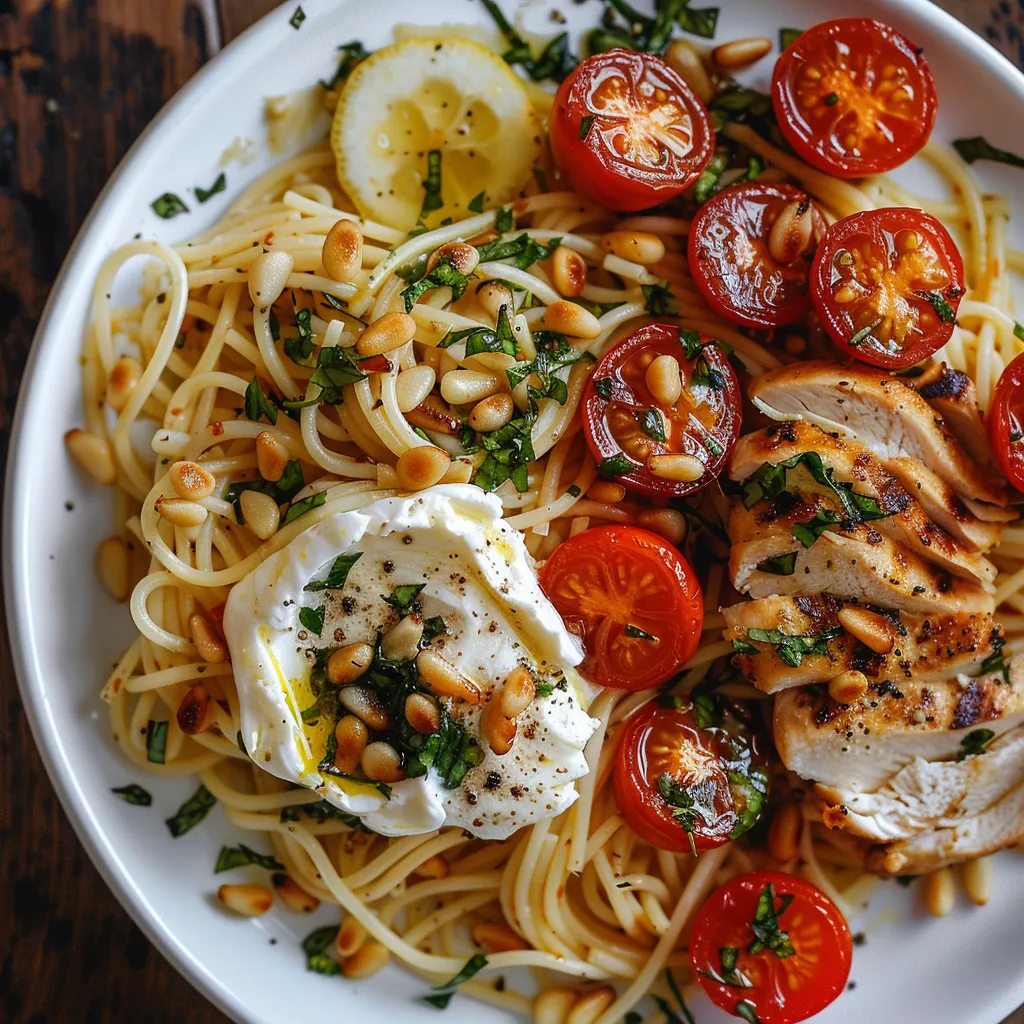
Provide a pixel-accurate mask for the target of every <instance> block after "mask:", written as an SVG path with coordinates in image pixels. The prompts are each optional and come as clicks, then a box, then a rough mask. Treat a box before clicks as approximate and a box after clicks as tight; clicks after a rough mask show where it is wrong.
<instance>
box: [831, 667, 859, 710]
mask: <svg viewBox="0 0 1024 1024" xmlns="http://www.w3.org/2000/svg"><path fill="white" fill-rule="evenodd" d="M867 692H868V677H867V676H866V675H864V673H863V672H858V671H857V669H855V668H851V669H849V670H847V671H846V672H840V673H839V675H837V676H833V677H832V678H831V679H830V680H829V681H828V695H829V696H830V697H831V698H832V699H833V700H834V701H835V702H836V703H837V704H856V703H857V701H859V700H860V699H861V698H862V697H863V696H864V694H865V693H867Z"/></svg>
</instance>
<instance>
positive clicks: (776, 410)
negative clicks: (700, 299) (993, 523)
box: [750, 360, 1007, 505]
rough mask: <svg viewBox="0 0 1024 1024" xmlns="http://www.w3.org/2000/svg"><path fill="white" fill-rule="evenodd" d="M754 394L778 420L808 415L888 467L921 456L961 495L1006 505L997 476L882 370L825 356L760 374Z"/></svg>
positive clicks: (921, 402) (914, 395) (917, 397)
mask: <svg viewBox="0 0 1024 1024" xmlns="http://www.w3.org/2000/svg"><path fill="white" fill-rule="evenodd" d="M750 398H751V400H752V401H753V403H754V405H756V406H757V408H758V409H760V410H761V411H762V412H763V413H765V414H766V415H767V416H770V417H771V418H772V419H774V420H806V421H807V422H809V423H813V424H814V425H815V426H818V427H821V429H822V430H824V431H826V432H827V433H833V432H834V433H838V434H841V435H844V436H846V437H853V438H854V439H856V440H857V441H859V442H860V443H861V444H862V445H864V446H865V447H866V448H869V449H870V450H871V451H872V452H874V454H875V455H877V456H878V458H879V459H881V460H882V462H883V464H887V463H888V462H889V460H890V459H897V458H902V457H904V456H909V457H910V458H914V459H918V460H919V461H921V462H923V463H924V464H925V465H926V466H927V467H928V468H929V469H931V470H932V471H933V472H934V473H936V474H937V475H938V476H939V477H941V478H942V479H943V480H945V481H946V483H948V484H949V485H950V486H951V487H952V488H953V489H954V490H955V491H957V492H958V493H959V494H961V495H963V496H966V497H968V498H974V499H976V500H978V501H986V502H990V503H992V504H995V505H1005V504H1006V502H1007V497H1006V490H1005V487H1004V485H1003V484H1002V482H1001V481H1000V480H999V478H998V477H997V476H996V474H995V473H993V472H991V471H989V470H986V469H985V467H984V466H979V465H978V464H976V463H975V462H974V460H972V459H971V457H970V456H969V455H968V453H967V452H966V451H965V450H964V448H963V446H962V445H961V444H960V442H959V441H958V440H957V439H956V437H955V436H954V434H953V432H952V431H951V430H950V429H949V428H948V427H947V426H946V425H945V424H944V423H943V421H942V420H941V419H940V418H939V417H938V416H936V414H935V411H934V410H933V409H931V408H930V407H929V405H928V403H927V402H926V401H925V400H924V399H923V398H922V397H921V396H920V395H918V394H917V393H916V392H915V391H914V390H913V389H912V388H909V387H907V385H906V384H904V383H903V382H902V381H900V380H898V379H897V378H895V377H890V376H888V375H887V374H885V373H884V372H883V371H881V370H872V369H871V368H869V367H866V366H864V367H855V366H842V365H840V364H839V363H834V362H830V361H825V360H817V361H812V362H802V363H793V364H792V365H790V366H782V367H779V368H778V369H776V370H770V371H769V372H768V373H765V374H763V375H762V376H761V377H759V378H757V380H755V381H754V383H753V384H752V385H751V388H750Z"/></svg>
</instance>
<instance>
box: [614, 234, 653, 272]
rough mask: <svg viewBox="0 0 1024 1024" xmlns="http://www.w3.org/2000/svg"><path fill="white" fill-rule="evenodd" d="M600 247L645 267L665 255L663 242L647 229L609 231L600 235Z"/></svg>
mask: <svg viewBox="0 0 1024 1024" xmlns="http://www.w3.org/2000/svg"><path fill="white" fill-rule="evenodd" d="M601 248H602V249H604V251H605V252H610V253H613V254H614V255H616V256H618V257H619V258H620V259H623V260H629V261H630V262H632V263H640V264H642V265H643V266H645V267H649V266H650V265H651V264H653V263H657V262H658V261H659V260H662V259H664V257H665V243H664V242H663V241H662V240H661V239H660V238H659V237H658V236H657V235H652V234H651V233H650V232H649V231H609V232H608V233H607V234H606V235H602V236H601Z"/></svg>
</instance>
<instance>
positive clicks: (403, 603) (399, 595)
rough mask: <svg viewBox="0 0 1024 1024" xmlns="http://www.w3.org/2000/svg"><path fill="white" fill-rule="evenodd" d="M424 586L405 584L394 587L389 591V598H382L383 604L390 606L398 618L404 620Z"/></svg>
mask: <svg viewBox="0 0 1024 1024" xmlns="http://www.w3.org/2000/svg"><path fill="white" fill-rule="evenodd" d="M425 586H426V583H406V584H403V585H402V586H399V587H395V589H394V590H392V591H391V596H390V597H385V598H384V603H385V604H389V605H391V607H392V608H394V610H395V611H396V612H397V613H398V617H399V618H400V619H404V618H405V617H406V615H408V614H409V613H410V612H411V611H412V608H413V604H415V602H416V598H417V597H419V596H420V592H421V591H422V590H423V588H424V587H425Z"/></svg>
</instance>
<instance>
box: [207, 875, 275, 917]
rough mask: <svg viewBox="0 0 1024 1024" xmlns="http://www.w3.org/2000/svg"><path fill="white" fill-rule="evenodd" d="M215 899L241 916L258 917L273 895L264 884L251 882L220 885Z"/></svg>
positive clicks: (267, 907)
mask: <svg viewBox="0 0 1024 1024" xmlns="http://www.w3.org/2000/svg"><path fill="white" fill-rule="evenodd" d="M217 899H219V900H220V901H221V903H222V904H224V906H225V907H227V908H228V910H233V911H234V912H235V913H236V914H241V915H242V917H259V916H260V915H261V914H265V913H266V912H267V911H268V910H269V909H270V907H271V905H272V904H273V902H274V897H273V895H272V894H271V892H270V890H269V889H267V888H266V887H265V886H262V885H256V884H255V883H253V882H245V883H243V884H242V885H222V886H221V887H220V888H219V889H218V890H217Z"/></svg>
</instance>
